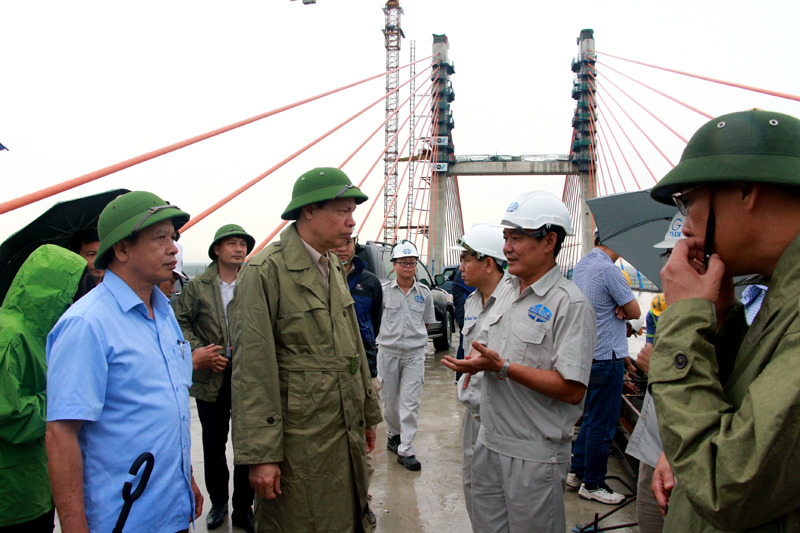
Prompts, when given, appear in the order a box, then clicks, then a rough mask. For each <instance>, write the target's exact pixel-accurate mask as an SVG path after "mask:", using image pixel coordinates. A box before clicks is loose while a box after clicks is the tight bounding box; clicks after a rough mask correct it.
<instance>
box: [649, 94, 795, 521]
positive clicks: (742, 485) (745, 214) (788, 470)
mask: <svg viewBox="0 0 800 533" xmlns="http://www.w3.org/2000/svg"><path fill="white" fill-rule="evenodd" d="M650 194H651V196H652V197H653V198H654V199H655V200H658V201H660V202H662V203H666V204H668V203H671V202H673V201H674V203H675V204H676V205H677V206H678V208H679V210H680V211H681V213H683V214H684V215H685V216H686V217H687V218H686V222H685V225H684V227H683V232H684V234H685V235H686V237H687V238H686V239H683V240H681V241H678V242H677V243H676V244H675V248H674V249H673V252H672V255H671V257H670V259H669V261H668V262H667V264H666V266H665V267H664V269H663V270H662V271H661V281H662V284H663V287H664V294H665V295H666V300H667V304H669V307H668V308H667V309H666V310H665V311H664V312H663V313H662V314H661V317H660V319H659V323H658V330H657V331H656V337H655V348H654V351H653V356H652V360H651V362H650V392H651V394H652V396H653V400H654V403H655V406H656V412H657V415H658V425H659V430H660V434H661V440H662V442H663V445H664V451H665V456H666V460H667V461H668V464H666V462H665V461H661V460H660V461H659V464H658V467H657V469H656V473H655V474H654V480H653V489H654V492H655V495H656V498H657V499H658V500H659V503H660V505H661V506H662V509H663V511H664V512H667V511H668V512H667V514H666V522H665V525H664V530H665V531H681V532H684V531H692V532H694V531H704V532H705V531H729V530H746V531H757V532H773V531H775V532H777V531H800V483H798V480H799V479H800V477H799V476H798V470H799V469H800V449H799V448H798V446H797V443H798V440H800V423H799V421H800V364H798V355H800V315H799V314H798V307H799V306H800V305H799V304H798V302H799V301H800V236H799V235H800V120H797V119H796V118H794V117H791V116H788V115H783V114H780V113H774V112H770V111H761V110H750V111H746V112H739V113H731V114H728V115H724V116H721V117H719V118H715V119H713V120H711V121H710V122H708V123H707V124H705V125H704V126H702V127H701V128H700V129H699V130H698V131H697V133H695V135H694V136H693V137H692V139H691V140H690V141H689V143H688V145H687V147H686V150H685V151H684V152H683V156H682V157H681V162H680V164H679V165H678V166H676V167H675V168H674V169H673V170H672V171H670V172H669V173H668V174H667V175H666V177H664V179H662V180H661V181H660V182H659V183H658V184H657V185H656V186H655V187H653V189H652V191H651V193H650ZM749 274H757V275H759V276H760V277H761V278H762V279H763V280H765V281H764V282H763V283H765V284H766V285H768V286H769V291H768V292H767V294H766V297H765V299H764V302H763V305H762V307H761V310H760V311H759V312H758V314H757V315H756V317H755V319H754V321H753V323H752V325H750V326H749V327H748V325H747V322H746V321H745V313H744V308H743V306H742V304H741V302H739V301H737V300H736V298H735V294H734V291H733V276H743V275H749ZM670 467H671V469H670ZM673 472H674V478H673V476H672V473H673ZM673 485H674V490H672V489H673ZM670 491H671V494H670ZM667 501H668V503H669V506H668V507H667Z"/></svg>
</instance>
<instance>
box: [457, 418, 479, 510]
mask: <svg viewBox="0 0 800 533" xmlns="http://www.w3.org/2000/svg"><path fill="white" fill-rule="evenodd" d="M480 429H481V423H480V422H479V421H478V420H476V419H475V415H473V414H472V412H471V411H470V410H469V409H464V419H463V421H462V423H461V432H462V433H461V436H462V439H463V441H462V449H463V454H464V455H463V459H462V462H461V483H462V484H463V485H464V503H465V504H466V506H467V513H468V514H469V521H470V522H471V523H472V524H473V525H474V524H475V522H474V520H473V518H472V453H473V450H474V448H475V443H476V442H478V431H480Z"/></svg>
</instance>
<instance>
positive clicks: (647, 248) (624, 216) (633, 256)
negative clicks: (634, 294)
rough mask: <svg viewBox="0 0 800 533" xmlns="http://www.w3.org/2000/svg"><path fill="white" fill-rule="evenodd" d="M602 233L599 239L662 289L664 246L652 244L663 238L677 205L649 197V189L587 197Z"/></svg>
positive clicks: (596, 223) (598, 228)
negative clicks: (589, 198) (663, 202)
mask: <svg viewBox="0 0 800 533" xmlns="http://www.w3.org/2000/svg"><path fill="white" fill-rule="evenodd" d="M586 203H587V204H588V205H589V209H591V210H592V215H594V223H595V225H596V226H597V231H598V232H599V233H600V242H602V243H603V244H604V245H605V246H608V247H609V248H611V249H612V250H614V251H615V252H616V253H618V254H619V255H620V257H622V258H623V259H624V260H625V261H627V262H628V263H630V264H631V265H633V266H634V267H635V268H636V269H637V270H638V271H639V272H641V273H642V274H644V275H645V276H646V277H647V278H648V279H649V280H650V281H652V282H653V283H654V284H655V285H656V286H657V287H658V288H659V289H660V288H661V275H660V273H661V268H662V267H663V266H664V261H663V260H662V259H661V257H659V256H660V254H662V253H663V252H664V250H663V249H660V248H653V245H654V244H656V243H658V242H661V241H662V240H664V235H665V234H666V233H667V229H669V223H670V221H671V220H672V217H673V216H675V213H677V212H678V208H677V207H675V206H672V205H664V204H661V203H659V202H656V201H655V200H653V199H651V198H650V191H649V190H645V191H635V192H625V193H619V194H609V195H608V196H601V197H600V198H592V199H591V200H587V201H586Z"/></svg>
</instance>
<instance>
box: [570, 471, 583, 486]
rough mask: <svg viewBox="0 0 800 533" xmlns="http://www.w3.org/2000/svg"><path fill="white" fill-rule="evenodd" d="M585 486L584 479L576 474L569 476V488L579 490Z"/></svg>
mask: <svg viewBox="0 0 800 533" xmlns="http://www.w3.org/2000/svg"><path fill="white" fill-rule="evenodd" d="M581 485H583V479H581V477H580V476H579V475H578V474H576V473H575V472H570V473H569V474H567V488H570V489H575V490H578V489H579V488H581Z"/></svg>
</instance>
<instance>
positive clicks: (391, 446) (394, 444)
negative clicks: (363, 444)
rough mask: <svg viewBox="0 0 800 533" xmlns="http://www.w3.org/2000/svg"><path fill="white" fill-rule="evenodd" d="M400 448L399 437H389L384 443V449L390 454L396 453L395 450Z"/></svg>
mask: <svg viewBox="0 0 800 533" xmlns="http://www.w3.org/2000/svg"><path fill="white" fill-rule="evenodd" d="M399 446H400V435H395V436H393V437H389V440H388V441H387V442H386V449H387V450H389V451H390V452H392V453H397V448H398V447H399Z"/></svg>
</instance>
